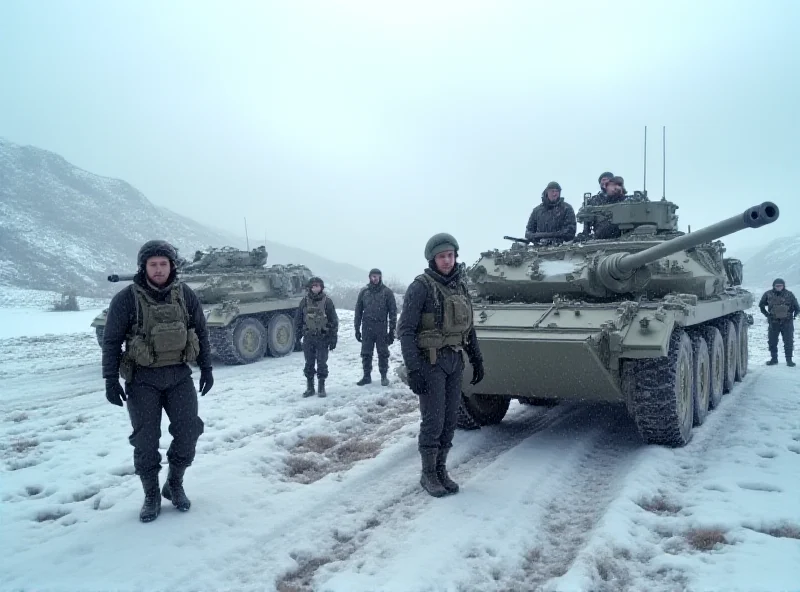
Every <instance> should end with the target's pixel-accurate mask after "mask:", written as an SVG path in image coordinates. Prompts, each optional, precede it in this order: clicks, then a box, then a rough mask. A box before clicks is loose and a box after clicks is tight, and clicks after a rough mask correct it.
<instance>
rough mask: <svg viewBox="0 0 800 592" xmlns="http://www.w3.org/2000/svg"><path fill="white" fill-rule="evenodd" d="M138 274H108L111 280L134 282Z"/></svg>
mask: <svg viewBox="0 0 800 592" xmlns="http://www.w3.org/2000/svg"><path fill="white" fill-rule="evenodd" d="M134 277H136V274H133V273H112V274H111V275H110V276H108V281H109V282H132V281H133V278H134Z"/></svg>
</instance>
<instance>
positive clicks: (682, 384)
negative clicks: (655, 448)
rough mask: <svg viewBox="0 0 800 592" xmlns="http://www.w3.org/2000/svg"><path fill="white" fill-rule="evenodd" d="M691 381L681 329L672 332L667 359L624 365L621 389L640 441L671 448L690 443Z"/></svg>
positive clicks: (687, 343)
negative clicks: (628, 404)
mask: <svg viewBox="0 0 800 592" xmlns="http://www.w3.org/2000/svg"><path fill="white" fill-rule="evenodd" d="M693 379H694V375H693V363H692V341H691V339H689V336H688V335H687V334H686V332H685V331H684V330H683V329H680V328H678V329H675V330H674V331H673V332H672V335H671V336H670V341H669V350H668V353H667V355H666V356H660V357H658V358H644V359H633V360H625V361H624V363H623V366H622V388H623V390H624V391H625V395H626V399H627V400H628V401H629V402H630V408H631V411H632V415H633V419H634V421H635V422H636V427H637V429H638V431H639V435H640V436H641V437H642V440H644V441H645V442H646V443H648V444H660V445H663V446H670V447H681V446H685V445H686V444H688V443H689V442H690V441H691V439H692V427H693V423H694V385H693Z"/></svg>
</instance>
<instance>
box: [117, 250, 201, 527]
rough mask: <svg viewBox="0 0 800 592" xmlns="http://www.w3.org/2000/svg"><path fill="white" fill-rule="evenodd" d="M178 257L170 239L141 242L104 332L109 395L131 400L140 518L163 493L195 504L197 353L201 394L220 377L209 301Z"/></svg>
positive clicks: (180, 503)
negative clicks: (183, 272) (191, 482)
mask: <svg viewBox="0 0 800 592" xmlns="http://www.w3.org/2000/svg"><path fill="white" fill-rule="evenodd" d="M177 258H178V254H177V252H176V251H175V249H174V248H173V247H172V245H170V244H169V243H167V242H165V241H161V240H153V241H148V242H146V243H145V244H144V245H142V248H141V249H140V250H139V256H138V266H139V270H138V272H137V273H136V276H135V277H134V280H133V284H131V286H130V287H129V288H128V289H124V290H121V291H120V292H119V293H117V295H116V296H114V298H113V299H112V300H111V304H110V306H109V308H108V317H107V320H106V326H105V333H104V336H103V378H105V381H106V399H108V401H109V403H112V404H114V405H119V406H120V407H121V406H122V401H126V402H127V407H128V415H129V416H130V420H131V425H132V427H133V433H132V434H131V435H130V438H129V439H128V440H129V441H130V443H131V445H132V446H133V466H134V468H135V470H136V474H137V475H139V477H140V479H141V480H142V486H143V488H144V494H145V498H144V504H143V505H142V509H141V512H140V513H139V519H140V520H141V521H142V522H150V521H152V520H155V519H156V518H157V517H158V515H159V513H160V512H161V496H162V495H163V496H164V497H165V498H166V499H168V500H171V501H172V504H173V505H174V506H175V507H176V508H178V510H180V511H182V512H186V511H187V510H189V507H190V505H191V502H190V501H189V498H187V497H186V493H185V492H184V490H183V475H184V472H185V471H186V469H187V468H188V467H189V466H190V465H191V464H192V461H193V460H194V456H195V447H196V445H197V440H198V438H199V437H200V435H201V434H202V433H203V429H204V425H203V420H201V419H200V417H199V416H198V415H197V391H196V390H195V387H194V383H193V382H192V378H191V375H192V369H191V368H190V367H189V365H188V364H189V363H191V362H195V361H196V362H197V365H198V366H199V367H200V390H201V392H202V394H203V395H205V394H206V393H207V392H208V391H209V390H211V387H212V386H213V384H214V378H213V376H212V373H211V359H210V352H211V350H210V347H209V343H208V333H207V331H206V320H205V316H204V315H203V309H202V307H201V306H200V303H199V301H198V300H197V296H196V295H195V293H194V292H193V291H192V289H191V288H189V286H187V285H185V284H183V283H181V282H180V281H178V280H177V279H176V269H175V265H176V261H177ZM123 342H124V343H125V352H124V353H123V352H122V351H121V347H122V344H123ZM120 376H121V377H122V378H123V379H124V380H125V388H124V389H123V388H122V386H121V385H120V383H119V377H120ZM162 409H163V410H164V411H166V412H167V416H168V417H169V420H170V426H169V432H170V434H172V443H171V444H170V447H169V449H168V450H167V459H168V461H169V473H168V475H167V480H166V482H165V483H164V488H163V489H162V490H161V493H160V494H159V490H158V488H159V482H158V473H159V471H160V470H161V454H160V453H159V451H158V443H159V438H160V437H161V410H162Z"/></svg>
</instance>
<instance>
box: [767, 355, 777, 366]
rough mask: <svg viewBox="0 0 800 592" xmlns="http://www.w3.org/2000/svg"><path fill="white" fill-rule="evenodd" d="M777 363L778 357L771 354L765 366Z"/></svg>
mask: <svg viewBox="0 0 800 592" xmlns="http://www.w3.org/2000/svg"><path fill="white" fill-rule="evenodd" d="M777 363H778V357H777V356H772V357H771V358H770V360H769V362H767V366H774V365H775V364H777Z"/></svg>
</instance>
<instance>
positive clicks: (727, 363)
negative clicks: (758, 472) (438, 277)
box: [459, 192, 779, 446]
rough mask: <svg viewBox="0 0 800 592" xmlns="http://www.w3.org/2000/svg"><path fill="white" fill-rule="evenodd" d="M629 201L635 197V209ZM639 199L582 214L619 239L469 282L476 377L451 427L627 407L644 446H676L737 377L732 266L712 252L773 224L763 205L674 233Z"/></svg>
mask: <svg viewBox="0 0 800 592" xmlns="http://www.w3.org/2000/svg"><path fill="white" fill-rule="evenodd" d="M632 197H633V196H632ZM636 198H638V199H632V200H630V201H624V202H620V203H617V204H611V205H605V206H584V207H583V208H581V209H580V210H579V212H578V214H577V219H578V221H579V222H586V221H595V222H596V221H599V220H601V219H605V220H610V221H611V223H613V224H615V225H617V226H618V228H619V229H620V231H621V236H619V237H618V238H615V239H606V240H597V239H592V238H591V237H589V238H582V239H578V240H575V241H570V242H567V243H562V244H556V245H547V246H539V245H532V244H529V242H528V241H526V240H525V239H514V238H512V237H505V238H506V239H511V240H513V241H514V242H513V243H512V244H511V247H510V248H508V249H503V250H499V249H495V250H492V251H487V252H484V253H482V254H481V258H480V260H479V261H477V263H475V264H474V265H473V266H472V267H471V268H470V269H469V271H468V276H469V280H470V289H471V292H472V293H473V298H474V304H475V305H474V323H475V328H476V333H477V336H478V339H479V340H480V346H481V351H482V353H483V358H484V367H485V370H486V376H485V378H484V380H483V381H482V382H480V383H479V384H477V385H474V386H473V385H471V384H469V380H470V379H471V372H469V371H467V372H465V373H464V382H463V388H462V392H463V394H462V405H461V408H460V410H459V426H460V427H462V428H474V427H476V426H485V425H490V424H495V423H498V422H500V421H501V420H502V419H503V417H504V416H505V414H506V412H507V410H508V407H509V402H510V400H511V399H518V400H519V401H520V402H523V403H529V404H548V403H557V402H559V401H606V402H618V403H623V404H625V405H626V407H627V411H628V413H629V415H630V416H631V417H632V418H633V420H634V422H635V423H636V426H637V428H638V431H639V434H640V435H641V437H642V439H643V440H644V441H645V442H647V443H653V444H662V445H667V446H683V445H685V444H686V443H688V442H689V440H690V439H691V434H692V428H693V426H695V425H700V424H702V423H703V421H704V420H705V418H706V416H707V414H708V412H709V409H714V408H715V407H717V406H718V405H719V404H720V400H721V398H722V396H723V393H726V392H729V391H730V390H731V389H733V388H734V384H735V383H736V382H738V381H741V380H742V379H743V378H744V376H745V375H746V374H747V367H748V325H750V324H752V322H753V319H752V316H750V315H748V314H747V313H746V311H747V310H748V309H749V308H750V307H751V306H752V305H753V303H754V296H753V295H752V294H751V293H750V292H748V291H747V290H745V289H743V288H742V287H741V283H742V264H741V262H740V261H739V260H737V259H732V258H727V257H724V256H723V254H724V252H725V247H724V245H723V243H722V242H720V241H719V240H717V239H719V238H721V237H723V236H726V235H729V234H732V233H734V232H738V231H740V230H744V229H746V228H759V227H761V226H764V225H766V224H770V223H772V222H774V221H775V220H777V219H778V216H779V210H778V207H777V206H776V205H775V204H774V203H771V202H764V203H762V204H761V205H757V206H753V207H751V208H748V209H747V210H746V211H745V212H744V213H743V214H739V215H737V216H733V217H731V218H728V219H726V220H723V221H721V222H718V223H716V224H713V225H711V226H708V227H706V228H703V229H701V230H697V231H694V232H688V233H683V232H680V231H678V218H677V215H676V213H675V212H676V210H677V209H678V206H677V205H676V204H674V203H672V202H669V201H666V200H663V199H662V200H660V201H649V200H648V199H647V198H646V195H642V194H641V193H640V192H636Z"/></svg>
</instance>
